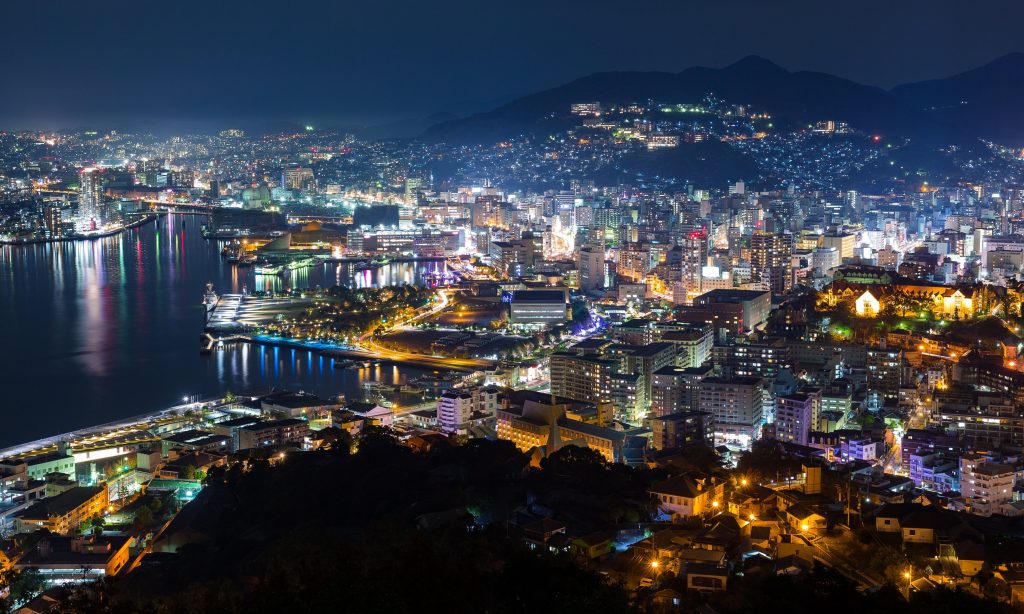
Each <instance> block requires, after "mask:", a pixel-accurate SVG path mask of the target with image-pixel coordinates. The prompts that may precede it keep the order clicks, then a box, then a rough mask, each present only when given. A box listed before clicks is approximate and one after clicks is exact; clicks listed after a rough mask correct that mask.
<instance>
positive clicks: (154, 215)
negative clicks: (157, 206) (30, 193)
mask: <svg viewBox="0 0 1024 614" xmlns="http://www.w3.org/2000/svg"><path fill="white" fill-rule="evenodd" d="M161 215H165V214H164V213H159V212H150V213H146V214H145V215H143V216H142V217H141V218H140V219H137V220H135V221H133V222H130V223H128V224H125V225H124V226H121V227H120V228H116V229H113V230H108V231H105V232H101V233H98V234H94V235H89V236H83V237H59V238H56V239H25V240H13V241H12V240H3V239H0V245H40V244H44V243H69V242H74V241H95V240H96V239H105V238H106V237H113V236H115V235H119V234H121V233H122V232H124V231H126V230H131V229H133V228H138V227H139V226H143V225H145V224H148V223H150V222H153V221H156V220H157V219H158V218H159V217H160V216H161Z"/></svg>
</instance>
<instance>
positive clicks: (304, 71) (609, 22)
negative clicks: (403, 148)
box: [0, 0, 1024, 129]
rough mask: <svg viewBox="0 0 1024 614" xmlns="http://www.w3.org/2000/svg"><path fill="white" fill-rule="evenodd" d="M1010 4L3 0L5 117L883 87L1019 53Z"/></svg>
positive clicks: (309, 117) (356, 110)
mask: <svg viewBox="0 0 1024 614" xmlns="http://www.w3.org/2000/svg"><path fill="white" fill-rule="evenodd" d="M1022 21H1024V3H1022V2H1020V1H1019V0H1006V1H1002V0H992V1H988V0H972V1H968V0H927V1H926V0H861V1H859V2H835V1H829V0H702V1H687V0H658V1H656V0H633V1H629V2H626V1H623V0H614V1H612V0H581V1H579V2H569V1H564V0H514V1H513V0H507V1H500V2H499V1H491V0H441V1H433V2H431V1H425V0H418V1H413V0H373V1H366V2H357V1H351V0H339V1H336V2H304V1H301V0H291V1H282V0H278V1H275V2H266V1H263V0H246V1H234V0H201V1H197V0H176V1H174V2H156V1H152V0H131V1H122V0H93V1H91V2H80V1H77V0H49V1H42V0H3V1H2V2H0V25H2V32H0V75H2V77H0V78H2V83H3V85H2V88H0V128H6V129H20V128H32V127H36V128H59V127H65V128H68V127H78V126H85V125H91V126H98V127H123V128H124V127H131V126H132V125H136V126H141V125H146V124H154V123H159V124H160V125H162V126H164V127H175V126H181V127H185V126H188V127H191V126H200V125H209V127H211V128H212V127H223V126H224V125H225V124H232V123H239V122H242V121H243V120H244V121H249V120H252V121H262V120H281V121H290V122H301V123H319V124H321V125H327V124H333V125H355V124H361V123H374V122H383V121H390V120H395V119H402V118H413V117H422V116H425V115H428V114H431V113H435V112H439V111H449V112H455V113H457V114H464V113H467V112H471V111H478V110H484V109H487V108H490V107H493V106H495V105H496V104H497V103H499V102H503V101H505V100H508V99H511V98H513V97H515V96H518V95H521V94H526V93H530V92H533V91H536V90H538V89H542V88H545V87H549V86H553V85H557V84H560V83H563V82H565V81H568V80H571V79H574V78H576V77H580V76H583V75H586V74H589V73H592V72H597V71H602V70H619V69H640V70H665V71H673V72H674V71H679V70H682V69H684V68H687V67H689V66H693V65H706V66H723V65H726V64H729V63H731V62H733V61H735V60H737V59H739V58H742V57H744V56H746V55H750V54H758V55H762V56H764V57H766V58H768V59H770V60H772V61H774V62H777V63H779V64H781V65H782V66H784V67H786V68H788V69H791V70H817V71H824V72H831V73H834V74H838V75H840V76H843V77H847V78H850V79H854V80H856V81H860V82H863V83H869V84H874V85H880V86H885V87H888V86H892V85H896V84H898V83H902V82H907V81H916V80H921V79H928V78H934V77H941V76H946V75H949V74H952V73H955V72H959V71H962V70H966V69H970V68H973V67H975V66H978V65H981V64H984V63H986V62H988V61H991V60H992V59H994V58H996V57H998V56H1000V55H1003V54H1006V53H1009V52H1014V51H1024V38H1022V37H1021V36H1020V35H1019V32H1018V28H1019V24H1020V23H1021V22H1022Z"/></svg>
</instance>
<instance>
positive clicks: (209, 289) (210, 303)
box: [203, 282, 219, 316]
mask: <svg viewBox="0 0 1024 614" xmlns="http://www.w3.org/2000/svg"><path fill="white" fill-rule="evenodd" d="M218 300H219V299H218V296H217V293H216V292H214V291H213V282H207V283H206V294H204V295H203V304H204V305H206V313H207V316H209V313H210V312H211V311H213V309H214V307H216V306H217V301H218Z"/></svg>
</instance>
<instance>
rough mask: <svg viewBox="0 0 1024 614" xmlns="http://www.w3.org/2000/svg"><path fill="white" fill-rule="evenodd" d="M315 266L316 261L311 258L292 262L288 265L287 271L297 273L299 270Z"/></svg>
mask: <svg viewBox="0 0 1024 614" xmlns="http://www.w3.org/2000/svg"><path fill="white" fill-rule="evenodd" d="M314 264H316V260H315V259H313V258H303V259H302V260H294V261H292V262H289V263H288V270H289V271H297V270H299V269H305V268H308V267H311V266H313V265H314Z"/></svg>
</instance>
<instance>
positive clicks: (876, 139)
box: [871, 134, 882, 143]
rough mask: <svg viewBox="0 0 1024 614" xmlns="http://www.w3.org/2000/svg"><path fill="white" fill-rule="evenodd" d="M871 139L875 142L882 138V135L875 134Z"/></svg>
mask: <svg viewBox="0 0 1024 614" xmlns="http://www.w3.org/2000/svg"><path fill="white" fill-rule="evenodd" d="M871 140H872V141H874V142H876V143H877V142H878V141H881V140H882V137H881V136H879V135H877V134H876V135H875V136H873V137H871Z"/></svg>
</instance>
